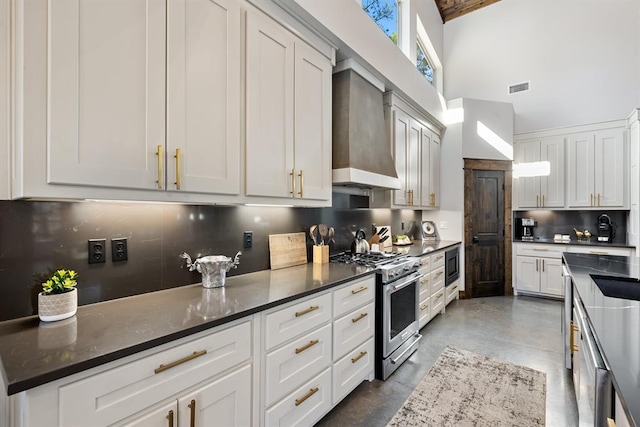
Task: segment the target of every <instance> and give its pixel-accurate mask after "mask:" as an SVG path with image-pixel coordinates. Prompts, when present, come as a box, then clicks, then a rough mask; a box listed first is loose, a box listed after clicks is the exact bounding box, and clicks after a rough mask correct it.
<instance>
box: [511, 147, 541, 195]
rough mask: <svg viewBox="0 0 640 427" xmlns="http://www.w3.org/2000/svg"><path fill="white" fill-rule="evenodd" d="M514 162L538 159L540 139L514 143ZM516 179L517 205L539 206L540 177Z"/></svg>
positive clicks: (527, 161) (536, 160)
mask: <svg viewBox="0 0 640 427" xmlns="http://www.w3.org/2000/svg"><path fill="white" fill-rule="evenodd" d="M515 160H516V163H518V164H520V163H531V162H538V161H540V141H522V142H518V143H517V144H516V153H515ZM517 179H518V184H517V185H518V207H520V208H537V207H539V206H540V177H537V176H530V177H520V178H517Z"/></svg>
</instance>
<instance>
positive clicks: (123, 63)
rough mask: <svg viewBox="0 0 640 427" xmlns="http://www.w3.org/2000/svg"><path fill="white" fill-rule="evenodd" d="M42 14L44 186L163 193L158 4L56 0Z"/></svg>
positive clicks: (148, 0)
mask: <svg viewBox="0 0 640 427" xmlns="http://www.w3.org/2000/svg"><path fill="white" fill-rule="evenodd" d="M48 12H49V21H48V41H49V56H48V64H47V66H48V79H49V85H48V89H49V94H48V98H47V99H48V105H47V111H48V115H49V117H48V135H47V152H48V167H49V169H48V177H47V181H48V182H49V183H56V184H82V185H90V186H107V187H121V188H143V189H152V188H157V187H161V188H164V183H163V182H162V181H163V178H162V176H163V171H162V170H158V162H157V161H156V150H157V148H158V146H160V147H161V151H164V145H165V28H166V27H165V23H166V16H165V15H166V12H165V1H164V0H130V1H125V2H123V1H119V2H114V1H112V0H94V1H87V0H56V1H53V2H50V3H49V10H48ZM160 169H163V165H162V162H161V164H160ZM159 174H160V178H158V176H159ZM156 181H160V182H156Z"/></svg>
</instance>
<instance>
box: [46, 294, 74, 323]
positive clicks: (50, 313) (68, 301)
mask: <svg viewBox="0 0 640 427" xmlns="http://www.w3.org/2000/svg"><path fill="white" fill-rule="evenodd" d="M77 310H78V290H77V289H73V290H72V291H71V292H65V293H63V294H53V295H44V294H43V293H42V292H40V293H39V294H38V316H39V317H40V320H42V321H43V322H53V321H56V320H62V319H67V318H69V317H71V316H73V315H74V314H76V311H77Z"/></svg>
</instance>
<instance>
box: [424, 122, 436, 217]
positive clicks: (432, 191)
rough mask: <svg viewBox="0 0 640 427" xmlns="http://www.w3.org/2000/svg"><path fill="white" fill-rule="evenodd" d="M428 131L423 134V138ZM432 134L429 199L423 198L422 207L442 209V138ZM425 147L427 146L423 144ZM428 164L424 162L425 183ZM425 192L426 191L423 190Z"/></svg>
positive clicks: (430, 143) (430, 142)
mask: <svg viewBox="0 0 640 427" xmlns="http://www.w3.org/2000/svg"><path fill="white" fill-rule="evenodd" d="M425 133H426V131H425V132H423V138H424V135H425ZM430 133H431V138H430V141H429V147H430V148H429V174H428V175H429V199H428V200H425V199H424V197H423V198H422V206H425V207H430V208H438V207H440V147H441V145H440V137H439V136H438V135H437V134H435V133H434V132H430ZM422 146H423V147H425V144H424V142H423V145H422ZM422 159H423V160H424V159H425V155H424V153H423V154H422ZM425 164H426V162H423V166H422V176H423V183H424V177H425V175H427V173H426V167H425ZM423 191H424V190H423Z"/></svg>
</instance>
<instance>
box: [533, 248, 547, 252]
mask: <svg viewBox="0 0 640 427" xmlns="http://www.w3.org/2000/svg"><path fill="white" fill-rule="evenodd" d="M533 250H534V251H538V252H549V249H546V248H533Z"/></svg>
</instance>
